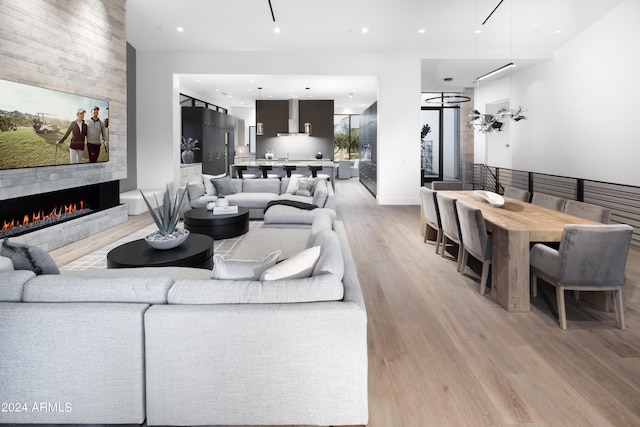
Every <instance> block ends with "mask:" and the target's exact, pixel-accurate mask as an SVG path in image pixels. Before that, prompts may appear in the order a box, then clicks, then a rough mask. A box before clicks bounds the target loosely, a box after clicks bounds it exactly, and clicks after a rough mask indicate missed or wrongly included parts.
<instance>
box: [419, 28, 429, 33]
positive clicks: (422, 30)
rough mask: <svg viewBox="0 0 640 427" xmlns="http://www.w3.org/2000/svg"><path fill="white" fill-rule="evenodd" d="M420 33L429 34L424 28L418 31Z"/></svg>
mask: <svg viewBox="0 0 640 427" xmlns="http://www.w3.org/2000/svg"><path fill="white" fill-rule="evenodd" d="M418 32H419V33H420V34H424V33H426V32H427V30H425V29H424V28H420V29H419V30H418Z"/></svg>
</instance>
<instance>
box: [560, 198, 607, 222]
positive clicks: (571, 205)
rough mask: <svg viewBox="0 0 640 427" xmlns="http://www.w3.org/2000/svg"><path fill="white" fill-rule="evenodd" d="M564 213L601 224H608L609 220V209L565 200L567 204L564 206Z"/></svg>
mask: <svg viewBox="0 0 640 427" xmlns="http://www.w3.org/2000/svg"><path fill="white" fill-rule="evenodd" d="M564 213H566V214H569V215H575V216H579V217H580V218H586V219H590V220H592V221H598V222H601V223H603V224H609V221H610V220H611V209H608V208H605V207H602V206H598V205H592V204H591V203H584V202H578V201H576V200H567V203H565V205H564Z"/></svg>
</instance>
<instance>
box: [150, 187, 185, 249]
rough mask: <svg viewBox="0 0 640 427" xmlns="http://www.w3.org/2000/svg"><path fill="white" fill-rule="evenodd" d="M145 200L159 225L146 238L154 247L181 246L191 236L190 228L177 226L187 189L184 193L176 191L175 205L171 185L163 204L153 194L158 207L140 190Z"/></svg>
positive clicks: (165, 193)
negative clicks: (170, 193)
mask: <svg viewBox="0 0 640 427" xmlns="http://www.w3.org/2000/svg"><path fill="white" fill-rule="evenodd" d="M140 194H142V198H143V199H144V202H145V203H146V204H147V208H148V209H149V212H150V213H151V217H152V218H153V220H154V221H155V223H156V225H157V226H158V230H156V231H154V232H153V233H151V234H149V235H147V236H146V237H145V238H144V239H145V241H146V242H147V243H148V244H149V246H151V247H152V248H154V249H171V248H175V247H177V246H180V245H181V244H182V243H183V242H184V241H185V240H187V237H189V230H184V229H181V228H176V226H177V225H178V219H179V217H180V209H181V207H182V203H183V202H184V196H185V194H186V191H183V192H182V194H180V193H179V192H178V193H176V196H175V198H174V203H173V205H172V204H171V197H170V195H169V186H168V185H167V189H166V190H165V192H164V197H163V204H162V206H160V204H159V203H158V199H156V197H155V194H154V195H153V197H154V199H155V200H156V206H157V207H156V208H154V207H152V206H151V203H149V200H147V197H146V196H145V195H144V193H143V192H142V190H140Z"/></svg>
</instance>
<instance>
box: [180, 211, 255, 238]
mask: <svg viewBox="0 0 640 427" xmlns="http://www.w3.org/2000/svg"><path fill="white" fill-rule="evenodd" d="M184 228H186V229H187V230H189V231H190V232H192V233H200V234H206V235H207V236H211V237H213V238H214V239H215V240H220V239H228V238H230V237H236V236H239V235H241V234H244V233H246V232H247V231H249V209H247V208H243V207H240V206H239V207H238V213H232V214H223V215H214V214H213V212H212V211H210V210H207V209H206V208H197V209H191V210H188V211H186V212H185V213H184Z"/></svg>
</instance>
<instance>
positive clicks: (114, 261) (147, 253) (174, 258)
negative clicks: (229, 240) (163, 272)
mask: <svg viewBox="0 0 640 427" xmlns="http://www.w3.org/2000/svg"><path fill="white" fill-rule="evenodd" d="M131 267H198V268H213V239H212V238H211V237H209V236H205V235H203V234H194V233H191V234H189V237H188V238H187V240H185V241H184V243H183V244H181V245H180V246H178V247H176V248H173V249H167V250H158V249H153V248H152V247H151V246H149V245H148V244H147V242H145V241H144V239H139V240H134V241H133V242H129V243H125V244H123V245H120V246H118V247H117V248H114V249H111V250H110V251H109V253H108V254H107V268H131Z"/></svg>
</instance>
